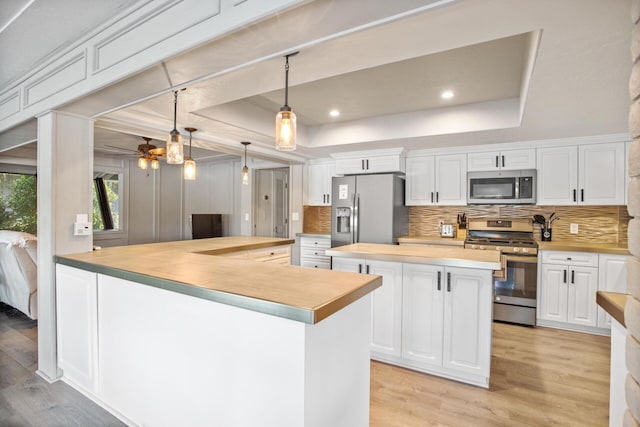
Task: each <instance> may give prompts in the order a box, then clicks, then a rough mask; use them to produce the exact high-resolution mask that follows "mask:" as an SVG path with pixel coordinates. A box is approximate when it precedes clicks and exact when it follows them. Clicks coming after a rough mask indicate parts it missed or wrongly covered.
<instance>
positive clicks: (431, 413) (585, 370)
mask: <svg viewBox="0 0 640 427" xmlns="http://www.w3.org/2000/svg"><path fill="white" fill-rule="evenodd" d="M609 342H610V339H609V337H602V336H596V335H588V334H582V333H578V332H569V331H562V330H556V329H551V328H541V327H538V328H530V327H525V326H518V325H510V324H504V323H494V325H493V353H492V354H493V355H492V360H491V383H490V387H489V390H486V389H482V388H478V387H474V386H470V385H464V384H460V383H456V382H453V381H449V380H445V379H442V378H438V377H433V376H429V375H424V374H420V373H417V372H413V371H410V370H407V369H403V368H398V367H395V366H391V365H386V364H383V363H377V362H372V364H371V417H370V420H371V425H372V426H510V427H511V426H607V425H608V419H609V359H610V356H609V351H610V350H609V349H610V344H609Z"/></svg>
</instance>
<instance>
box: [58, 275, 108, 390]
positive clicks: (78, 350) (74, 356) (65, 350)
mask: <svg viewBox="0 0 640 427" xmlns="http://www.w3.org/2000/svg"><path fill="white" fill-rule="evenodd" d="M97 286H98V283H97V274H96V273H91V272H88V271H84V270H78V269H76V268H71V267H67V266H64V265H59V264H58V265H56V322H57V330H58V332H57V346H58V366H59V367H60V369H62V371H63V373H62V376H63V378H64V379H65V381H68V382H71V383H72V384H74V385H75V386H77V387H79V388H81V389H83V390H85V391H87V392H89V393H95V392H96V391H97V383H98V379H97V375H98V369H97V358H98V322H97V316H98V315H97V313H98V301H97Z"/></svg>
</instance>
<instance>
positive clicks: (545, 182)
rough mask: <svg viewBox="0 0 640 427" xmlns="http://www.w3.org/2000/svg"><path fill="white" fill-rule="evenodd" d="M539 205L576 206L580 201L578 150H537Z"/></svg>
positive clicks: (573, 148) (568, 148)
mask: <svg viewBox="0 0 640 427" xmlns="http://www.w3.org/2000/svg"><path fill="white" fill-rule="evenodd" d="M537 164H538V201H537V204H538V205H574V204H576V203H577V200H578V194H577V191H578V148H577V147H575V146H571V147H551V148H539V149H538V150H537Z"/></svg>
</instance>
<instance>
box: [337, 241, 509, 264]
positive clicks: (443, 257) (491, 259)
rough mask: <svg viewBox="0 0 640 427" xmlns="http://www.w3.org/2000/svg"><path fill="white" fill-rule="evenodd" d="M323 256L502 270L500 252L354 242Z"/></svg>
mask: <svg viewBox="0 0 640 427" xmlns="http://www.w3.org/2000/svg"><path fill="white" fill-rule="evenodd" d="M325 254H326V255H329V256H335V257H345V258H364V259H371V260H381V261H397V262H408V263H415V264H431V265H442V266H450V267H465V268H479V269H487V270H501V269H502V265H501V263H500V252H498V251H482V250H477V249H463V248H458V247H447V246H442V247H438V248H434V247H423V246H404V245H382V244H377V243H356V244H353V245H346V246H339V247H336V248H331V249H327V250H326V251H325Z"/></svg>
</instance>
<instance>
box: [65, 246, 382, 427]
mask: <svg viewBox="0 0 640 427" xmlns="http://www.w3.org/2000/svg"><path fill="white" fill-rule="evenodd" d="M291 243H292V240H288V239H274V238H260V237H224V238H214V239H202V240H194V241H179V242H168V243H156V244H147V245H134V246H126V247H117V248H107V249H103V250H101V251H95V252H91V253H81V254H74V255H64V256H58V257H56V262H57V268H56V299H57V327H58V364H59V368H60V369H61V371H62V379H63V380H64V381H65V382H67V383H69V384H71V385H72V386H73V387H75V388H76V389H78V390H79V391H81V392H82V393H83V394H85V395H86V396H88V397H90V398H91V399H93V400H94V401H96V402H97V403H99V404H100V405H102V406H103V407H105V408H106V409H108V410H109V411H111V412H112V413H113V414H114V415H116V416H118V417H119V418H120V419H122V420H123V421H124V422H126V423H127V424H129V425H145V426H175V425H225V426H234V425H262V426H276V425H277V426H324V425H344V426H366V425H368V414H369V342H368V336H369V334H370V327H371V323H370V321H371V320H370V319H371V317H370V306H371V303H370V295H369V294H370V293H371V292H372V291H373V290H374V289H376V288H377V287H379V286H380V285H381V279H380V277H377V276H362V275H356V274H348V273H337V272H331V271H318V270H310V269H305V268H300V267H294V266H283V265H277V264H271V263H261V262H256V261H253V260H251V257H250V256H248V257H247V258H246V259H239V258H237V257H230V256H226V255H229V254H234V253H235V254H237V253H239V252H242V251H246V252H247V254H249V253H251V252H252V251H256V250H258V251H259V250H261V249H263V250H267V251H270V250H272V248H273V251H274V252H275V250H276V249H277V248H278V247H282V246H284V245H290V244H291Z"/></svg>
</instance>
